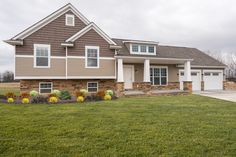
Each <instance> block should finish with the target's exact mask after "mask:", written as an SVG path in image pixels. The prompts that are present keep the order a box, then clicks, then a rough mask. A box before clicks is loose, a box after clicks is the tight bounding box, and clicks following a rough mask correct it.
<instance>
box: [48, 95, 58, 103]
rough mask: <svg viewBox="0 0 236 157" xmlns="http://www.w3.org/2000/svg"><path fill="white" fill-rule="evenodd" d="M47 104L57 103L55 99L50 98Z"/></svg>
mask: <svg viewBox="0 0 236 157" xmlns="http://www.w3.org/2000/svg"><path fill="white" fill-rule="evenodd" d="M48 102H49V103H53V104H54V103H57V102H58V99H57V97H50V98H49V100H48Z"/></svg>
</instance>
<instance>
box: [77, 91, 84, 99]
mask: <svg viewBox="0 0 236 157" xmlns="http://www.w3.org/2000/svg"><path fill="white" fill-rule="evenodd" d="M79 96H82V97H84V96H85V95H84V93H82V92H80V91H76V92H75V97H76V98H77V97H79Z"/></svg>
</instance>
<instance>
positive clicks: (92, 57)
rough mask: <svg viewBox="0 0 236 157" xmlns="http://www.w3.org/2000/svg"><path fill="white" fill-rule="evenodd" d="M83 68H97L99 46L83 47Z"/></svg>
mask: <svg viewBox="0 0 236 157" xmlns="http://www.w3.org/2000/svg"><path fill="white" fill-rule="evenodd" d="M85 67H86V68H99V46H85Z"/></svg>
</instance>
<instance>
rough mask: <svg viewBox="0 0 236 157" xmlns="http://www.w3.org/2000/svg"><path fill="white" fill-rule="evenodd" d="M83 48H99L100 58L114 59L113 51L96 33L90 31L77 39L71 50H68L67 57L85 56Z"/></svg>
mask: <svg viewBox="0 0 236 157" xmlns="http://www.w3.org/2000/svg"><path fill="white" fill-rule="evenodd" d="M85 46H99V47H100V57H114V54H115V51H114V50H111V49H110V48H109V47H110V45H109V43H108V42H107V41H106V40H105V39H103V38H102V37H101V36H100V35H99V34H98V33H97V32H96V31H94V30H90V31H88V32H87V33H86V34H84V35H83V36H82V37H80V38H79V39H77V40H76V41H75V43H74V47H73V48H69V49H68V55H69V56H85Z"/></svg>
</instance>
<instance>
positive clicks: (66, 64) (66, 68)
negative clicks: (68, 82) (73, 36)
mask: <svg viewBox="0 0 236 157" xmlns="http://www.w3.org/2000/svg"><path fill="white" fill-rule="evenodd" d="M67 56H68V49H67V46H66V79H67V76H68V73H67V69H68V65H67V62H68V61H67V60H68V58H67Z"/></svg>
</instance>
